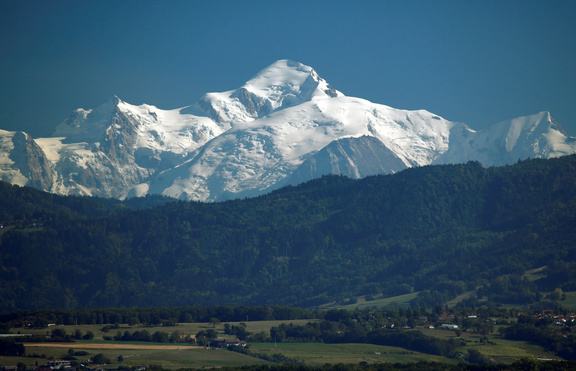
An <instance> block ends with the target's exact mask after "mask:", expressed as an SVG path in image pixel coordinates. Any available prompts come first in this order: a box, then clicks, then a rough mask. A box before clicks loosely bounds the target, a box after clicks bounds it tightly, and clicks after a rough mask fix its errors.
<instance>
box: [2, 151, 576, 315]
mask: <svg viewBox="0 0 576 371" xmlns="http://www.w3.org/2000/svg"><path fill="white" fill-rule="evenodd" d="M574 184H576V156H574V155H572V156H565V157H562V158H558V159H551V160H529V161H523V162H520V163H518V164H516V165H512V166H506V167H497V168H483V167H482V166H481V165H480V164H479V163H474V162H470V163H468V164H465V165H442V166H426V167H416V168H411V169H406V170H404V171H401V172H399V173H397V174H394V175H386V176H383V175H379V176H371V177H367V178H364V179H360V180H351V179H349V178H344V177H336V176H329V177H323V178H321V179H317V180H314V181H310V182H307V183H304V184H301V185H299V186H292V187H285V188H282V189H280V190H277V191H275V192H272V193H270V194H268V195H265V196H261V197H256V198H249V199H244V200H234V201H227V202H219V203H208V204H206V203H199V202H174V203H171V204H168V205H165V206H162V207H156V208H152V209H147V210H141V211H133V210H127V211H126V212H125V213H119V210H121V207H120V206H121V205H122V204H120V203H119V202H118V204H117V206H115V207H114V208H113V211H114V212H113V213H111V214H109V215H108V216H106V215H105V214H104V215H103V211H102V208H101V206H98V204H97V203H95V202H94V203H91V204H90V203H87V202H85V201H82V199H77V198H64V197H59V198H58V200H59V203H60V204H64V205H69V204H72V205H74V204H75V205H80V206H82V207H75V208H74V210H75V212H76V213H79V212H85V213H86V215H88V214H89V215H93V216H82V215H80V216H76V217H73V218H72V217H69V218H66V217H57V216H56V215H55V213H56V212H61V211H58V210H61V209H62V207H59V206H58V207H55V208H54V209H55V210H56V211H55V212H54V214H52V215H51V214H50V213H51V212H52V211H51V208H50V207H49V205H50V202H53V201H50V200H48V201H47V200H45V198H48V199H53V198H54V197H56V196H54V195H49V194H45V195H44V196H42V194H41V193H40V192H36V193H33V195H32V196H31V193H30V191H29V189H27V188H19V187H11V186H6V187H8V190H7V191H5V192H2V193H0V204H10V205H18V204H20V205H22V207H21V208H20V209H19V208H18V207H11V208H5V209H6V210H10V212H11V213H13V214H14V215H20V214H21V213H26V215H30V216H32V215H40V216H41V217H42V218H44V223H43V225H41V226H40V227H38V226H37V227H36V228H35V229H30V228H26V226H18V225H10V226H7V227H5V228H4V229H0V252H1V253H0V310H1V311H14V310H16V309H25V308H38V307H44V308H46V307H70V308H71V307H76V308H81V307H85V306H92V307H117V306H126V307H130V306H156V305H163V306H168V305H216V304H226V305H298V306H317V305H320V304H323V303H327V302H330V301H335V300H337V301H342V300H344V299H346V298H350V297H357V296H359V295H366V294H372V295H383V296H394V295H399V294H404V293H408V292H418V293H419V294H418V295H417V296H416V299H415V300H414V301H413V303H412V304H413V305H415V306H416V305H420V306H422V305H424V304H425V305H427V306H429V307H430V306H434V305H438V304H441V303H443V302H445V301H447V300H450V299H452V298H454V297H456V296H457V295H459V294H461V293H463V292H465V291H470V290H474V289H475V288H477V287H479V286H482V287H483V288H484V293H483V296H482V295H479V296H478V297H476V298H474V299H475V300H480V299H482V300H484V302H483V303H485V300H490V301H491V303H492V304H498V303H505V304H529V303H533V302H537V301H539V300H540V296H539V295H540V294H539V291H541V290H547V291H550V290H553V289H554V288H556V287H559V288H561V289H562V290H576V275H575V274H574V272H576V269H575V268H576V260H575V257H576V254H575V250H574V249H575V246H576V243H575V242H576V231H575V230H574V228H573V226H574V223H576V207H575V206H576V188H575V187H574ZM26 190H28V191H26ZM24 191H26V192H24ZM31 197H32V198H31ZM31 199H33V202H30V200H31ZM66 200H69V201H66ZM88 200H93V199H88ZM116 202H117V201H116ZM41 205H48V206H43V207H42V209H37V208H38V207H39V206H41ZM90 205H92V206H90ZM96 207H98V208H97V209H95V208H96ZM28 208H35V209H34V211H32V212H27V210H28ZM96 210H99V211H96ZM4 217H5V218H8V217H10V215H8V214H7V215H5V216H4ZM17 219H18V218H17V217H12V220H17ZM38 223H41V221H38ZM543 266H549V267H555V268H554V269H548V270H544V271H543V275H544V278H542V279H541V280H539V281H537V282H531V281H526V280H523V279H522V275H523V274H524V273H525V272H526V271H528V270H530V269H535V268H540V267H543ZM479 305H481V304H479Z"/></svg>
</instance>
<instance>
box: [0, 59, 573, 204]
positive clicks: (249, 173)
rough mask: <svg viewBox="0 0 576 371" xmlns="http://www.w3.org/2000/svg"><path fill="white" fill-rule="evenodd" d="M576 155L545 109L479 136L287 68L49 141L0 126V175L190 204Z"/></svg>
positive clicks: (125, 112)
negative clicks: (347, 180)
mask: <svg viewBox="0 0 576 371" xmlns="http://www.w3.org/2000/svg"><path fill="white" fill-rule="evenodd" d="M572 153H576V138H574V137H571V136H570V135H569V134H568V133H567V132H566V131H565V130H564V129H563V128H562V127H561V125H560V124H559V123H557V122H555V121H554V119H553V118H552V116H551V115H550V113H549V112H540V113H537V114H533V115H529V116H524V117H519V118H514V119H511V120H509V121H505V122H500V123H496V124H494V125H492V126H490V127H488V128H486V129H484V130H480V131H475V130H473V129H471V128H470V127H468V126H467V125H466V124H464V123H460V122H453V121H449V120H446V119H444V118H442V117H440V116H438V115H436V114H433V113H431V112H428V111H426V110H403V109H396V108H392V107H389V106H386V105H383V104H378V103H373V102H370V101H368V100H365V99H362V98H356V97H348V96H346V95H344V94H343V93H342V92H340V91H338V90H336V89H335V88H333V87H332V86H331V85H330V84H329V83H328V82H327V81H325V80H324V79H323V78H321V77H320V76H319V75H318V73H317V72H316V71H315V70H314V69H313V68H311V67H309V66H306V65H304V64H302V63H299V62H294V61H290V60H279V61H276V62H274V63H273V64H272V65H270V66H268V67H267V68H265V69H264V70H262V71H260V72H259V73H258V74H256V75H255V76H253V77H252V78H251V79H249V80H248V81H247V82H246V83H245V84H244V85H243V86H241V87H239V88H237V89H235V90H230V91H226V92H220V93H207V94H205V95H204V96H202V97H201V98H200V99H199V101H198V102H196V103H194V104H191V105H189V106H186V107H182V108H178V109H172V110H163V109H160V108H157V107H155V106H153V105H148V104H143V105H139V106H136V105H131V104H129V103H127V102H124V101H122V100H121V99H120V98H118V97H116V96H114V97H112V98H111V99H109V100H108V101H107V102H105V103H104V104H102V105H101V106H100V107H97V108H94V109H82V108H79V109H77V110H75V111H74V112H72V114H71V115H70V116H69V117H68V118H67V119H66V120H64V121H63V122H62V123H61V124H59V125H57V126H56V127H55V129H54V131H53V133H52V135H51V136H50V137H47V138H36V139H34V138H31V137H30V135H28V134H26V133H23V132H9V131H4V130H0V179H2V180H4V181H7V182H10V183H13V184H18V185H28V186H32V187H36V188H39V189H42V190H45V191H48V192H53V193H57V194H63V195H85V196H99V197H111V198H119V199H123V198H126V197H141V196H144V195H147V194H161V195H165V196H170V197H174V198H178V199H183V200H197V201H221V200H227V199H233V198H240V197H252V196H257V195H260V194H263V193H266V192H270V191H272V190H274V189H277V188H280V187H283V186H286V185H295V184H298V183H302V182H305V181H308V180H310V179H314V178H317V177H320V176H322V175H325V174H340V175H345V176H348V177H351V178H362V177H365V176H369V175H376V174H392V173H395V172H398V171H401V170H403V169H406V168H408V167H413V166H425V165H434V164H449V163H463V162H468V161H479V162H481V163H482V164H483V165H484V166H501V165H506V164H511V163H515V162H516V161H518V160H522V159H527V158H551V157H558V156H563V155H567V154H572Z"/></svg>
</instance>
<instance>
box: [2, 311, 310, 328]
mask: <svg viewBox="0 0 576 371" xmlns="http://www.w3.org/2000/svg"><path fill="white" fill-rule="evenodd" d="M317 317H318V311H311V310H307V309H303V308H296V307H286V306H236V307H232V306H223V305H213V306H188V307H144V308H135V307H132V308H108V309H80V310H76V309H36V310H19V311H16V312H12V313H5V314H0V324H2V325H3V326H5V327H7V328H10V327H22V326H31V327H39V328H43V327H47V326H48V324H50V323H53V324H58V325H90V324H103V325H107V326H104V327H103V331H104V332H107V331H108V330H114V329H116V328H118V327H117V326H114V325H116V324H119V323H126V324H128V325H130V326H134V325H138V324H141V325H147V326H148V325H149V326H159V325H162V326H175V325H176V324H177V323H192V322H211V321H212V320H213V319H217V320H218V321H220V322H241V321H270V320H293V319H309V318H317Z"/></svg>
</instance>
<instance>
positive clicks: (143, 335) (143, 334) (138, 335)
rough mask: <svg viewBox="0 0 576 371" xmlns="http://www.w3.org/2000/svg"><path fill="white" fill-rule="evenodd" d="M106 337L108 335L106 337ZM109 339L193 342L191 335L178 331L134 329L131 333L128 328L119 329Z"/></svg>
mask: <svg viewBox="0 0 576 371" xmlns="http://www.w3.org/2000/svg"><path fill="white" fill-rule="evenodd" d="M105 339H106V337H105ZM108 340H114V341H147V342H154V343H180V342H191V341H192V340H191V338H190V336H181V335H180V333H179V332H178V331H173V332H172V333H170V334H169V333H167V332H164V331H155V332H154V333H153V334H150V333H149V332H148V331H146V330H141V331H138V330H137V331H134V332H133V333H131V332H130V331H128V330H126V331H124V332H121V331H118V332H117V333H116V335H114V337H111V336H108Z"/></svg>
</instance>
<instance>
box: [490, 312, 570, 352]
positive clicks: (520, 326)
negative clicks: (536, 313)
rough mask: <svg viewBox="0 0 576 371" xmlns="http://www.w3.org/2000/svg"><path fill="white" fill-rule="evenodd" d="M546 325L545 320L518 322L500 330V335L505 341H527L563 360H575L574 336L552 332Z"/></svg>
mask: <svg viewBox="0 0 576 371" xmlns="http://www.w3.org/2000/svg"><path fill="white" fill-rule="evenodd" d="M548 324H549V322H547V321H546V320H545V319H544V320H538V321H521V320H520V321H519V323H516V324H514V325H511V326H508V327H503V328H501V329H500V333H501V334H502V335H503V336H504V337H505V338H507V339H511V340H524V341H529V342H532V343H534V344H538V345H541V346H543V347H545V348H547V349H549V350H550V351H552V352H554V353H556V355H558V356H560V357H562V358H564V359H568V360H576V335H575V334H563V333H562V332H559V331H554V329H552V328H550V326H548Z"/></svg>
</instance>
